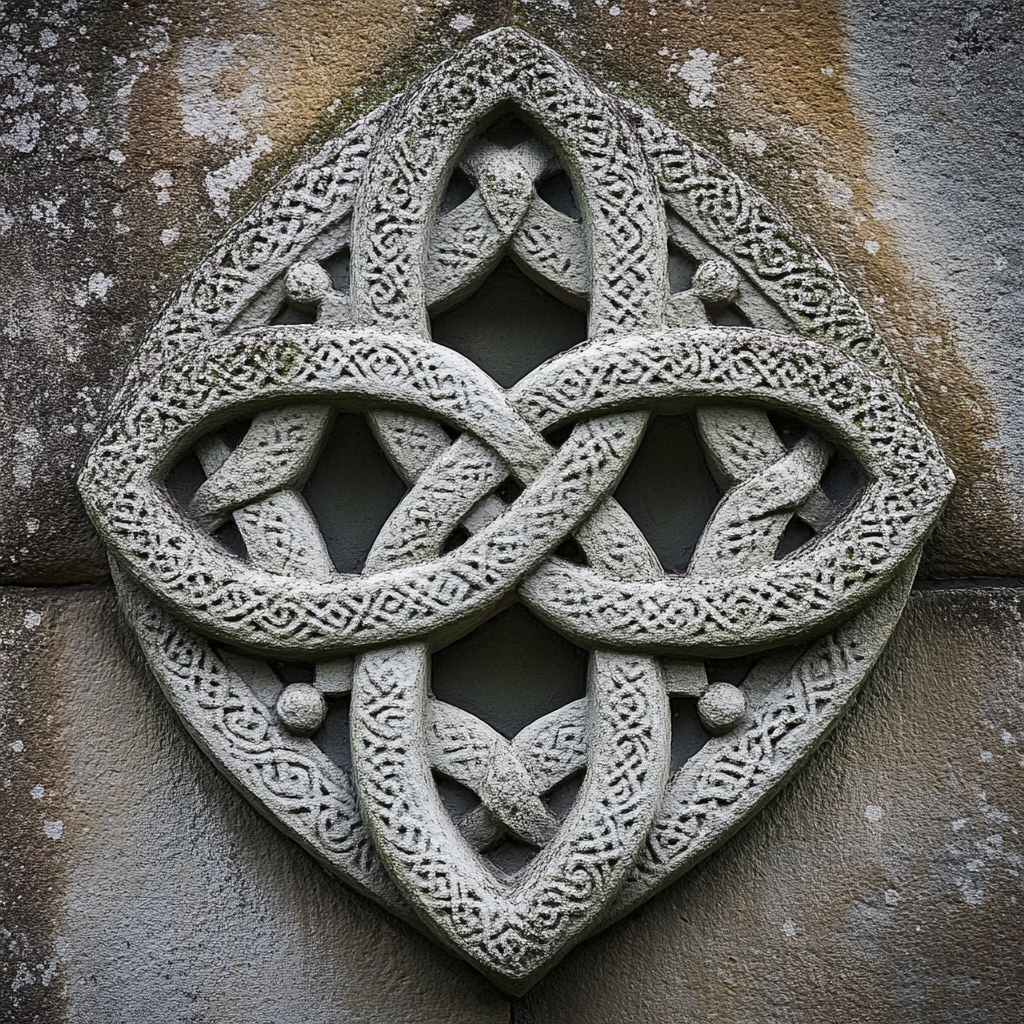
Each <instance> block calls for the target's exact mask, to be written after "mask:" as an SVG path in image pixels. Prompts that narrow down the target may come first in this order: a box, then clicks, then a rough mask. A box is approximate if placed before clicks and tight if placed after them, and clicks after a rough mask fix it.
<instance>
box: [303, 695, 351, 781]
mask: <svg viewBox="0 0 1024 1024" xmlns="http://www.w3.org/2000/svg"><path fill="white" fill-rule="evenodd" d="M351 704H352V700H351V697H349V695H348V694H344V695H343V696H340V697H328V699H327V717H326V718H325V719H324V724H323V725H322V726H321V727H320V728H319V729H318V730H317V731H316V732H315V733H314V734H313V736H312V737H311V739H312V740H313V742H314V743H315V744H316V745H317V746H318V747H319V748H320V749H321V750H322V751H323V752H324V753H325V754H326V755H327V756H328V757H329V758H330V759H331V760H332V761H333V762H334V763H335V764H336V765H338V766H339V767H341V768H345V769H346V770H349V769H351V768H352V744H351V741H350V739H349V709H350V707H351Z"/></svg>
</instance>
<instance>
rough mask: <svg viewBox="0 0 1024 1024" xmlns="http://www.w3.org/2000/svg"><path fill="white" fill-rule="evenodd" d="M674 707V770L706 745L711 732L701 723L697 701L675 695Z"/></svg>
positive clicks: (672, 702)
mask: <svg viewBox="0 0 1024 1024" xmlns="http://www.w3.org/2000/svg"><path fill="white" fill-rule="evenodd" d="M670 706H671V708H672V756H671V760H670V762H669V763H670V764H671V766H672V771H675V770H676V769H677V768H682V766H683V765H684V764H686V762H687V761H689V760H690V758H691V757H693V755H694V754H696V753H697V751H699V750H700V749H701V747H703V746H704V744H705V743H707V741H708V740H709V739H711V733H709V732H708V731H707V729H705V728H704V726H703V725H701V723H700V718H699V717H698V716H697V702H696V701H695V700H691V699H690V698H688V697H675V698H673V699H672V701H671V702H670Z"/></svg>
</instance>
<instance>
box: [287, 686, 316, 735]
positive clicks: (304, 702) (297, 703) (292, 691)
mask: <svg viewBox="0 0 1024 1024" xmlns="http://www.w3.org/2000/svg"><path fill="white" fill-rule="evenodd" d="M277 717H278V718H279V719H280V720H281V724H282V725H283V726H284V727H285V728H286V729H287V730H288V731H289V732H293V733H295V734H296V735H297V736H312V735H313V733H315V732H316V731H317V729H319V728H320V726H321V725H323V724H324V719H325V718H326V717H327V701H325V700H324V695H323V694H322V693H321V692H320V691H319V690H318V689H317V688H316V687H315V686H310V685H309V684H308V683H292V685H291V686H286V687H285V689H284V690H283V691H282V693H281V696H280V697H278V698H277Z"/></svg>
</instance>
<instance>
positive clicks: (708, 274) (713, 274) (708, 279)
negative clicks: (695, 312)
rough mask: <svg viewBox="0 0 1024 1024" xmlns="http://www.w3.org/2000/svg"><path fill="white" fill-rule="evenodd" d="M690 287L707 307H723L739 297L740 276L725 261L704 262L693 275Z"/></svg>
mask: <svg viewBox="0 0 1024 1024" xmlns="http://www.w3.org/2000/svg"><path fill="white" fill-rule="evenodd" d="M692 287H693V290H694V291H695V292H696V293H697V297H698V298H699V299H702V300H703V301H704V302H706V303H707V304H708V305H709V306H724V305H726V304H727V303H730V302H734V301H735V299H736V296H737V295H739V293H740V276H739V274H737V273H736V270H735V269H734V268H733V267H732V266H730V265H729V264H728V263H726V262H725V260H705V261H704V262H703V263H702V264H701V265H700V266H699V267H698V268H697V271H696V273H695V274H694V275H693V285H692Z"/></svg>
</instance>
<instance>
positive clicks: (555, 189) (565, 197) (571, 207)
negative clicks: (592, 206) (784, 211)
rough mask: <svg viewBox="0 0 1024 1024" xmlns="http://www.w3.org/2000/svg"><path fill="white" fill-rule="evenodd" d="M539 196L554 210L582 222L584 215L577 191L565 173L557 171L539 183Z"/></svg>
mask: <svg viewBox="0 0 1024 1024" xmlns="http://www.w3.org/2000/svg"><path fill="white" fill-rule="evenodd" d="M537 195H538V196H540V198H541V199H543V200H544V202H545V203H547V204H548V206H550V207H551V208H552V209H553V210H557V211H558V212H559V213H561V214H564V215H565V216H566V217H569V218H570V219H571V220H574V221H577V222H581V221H582V220H583V214H582V213H581V212H580V204H579V201H578V200H577V198H576V190H575V189H574V188H573V187H572V181H571V180H570V179H569V175H568V174H566V173H565V171H562V170H560V171H556V172H555V173H554V174H552V175H551V176H550V177H549V178H545V179H544V180H543V181H540V182H538V183H537Z"/></svg>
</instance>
